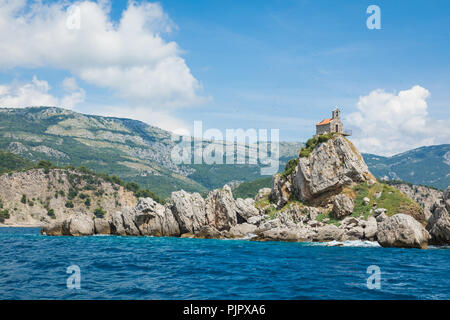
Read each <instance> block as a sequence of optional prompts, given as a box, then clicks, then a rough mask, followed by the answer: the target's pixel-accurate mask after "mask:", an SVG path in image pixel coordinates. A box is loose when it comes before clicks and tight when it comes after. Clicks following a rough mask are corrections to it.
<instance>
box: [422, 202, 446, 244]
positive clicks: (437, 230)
mask: <svg viewBox="0 0 450 320" xmlns="http://www.w3.org/2000/svg"><path fill="white" fill-rule="evenodd" d="M426 229H427V230H428V232H429V233H430V236H431V240H430V243H432V244H436V245H443V244H450V214H449V213H448V211H447V209H446V207H445V206H438V207H437V208H435V209H434V211H433V214H432V215H431V217H430V219H429V220H428V224H427V227H426Z"/></svg>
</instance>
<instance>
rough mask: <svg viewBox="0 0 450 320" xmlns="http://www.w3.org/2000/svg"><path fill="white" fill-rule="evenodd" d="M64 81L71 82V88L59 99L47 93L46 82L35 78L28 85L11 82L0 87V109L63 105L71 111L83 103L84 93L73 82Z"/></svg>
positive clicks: (48, 88) (47, 86) (67, 88)
mask: <svg viewBox="0 0 450 320" xmlns="http://www.w3.org/2000/svg"><path fill="white" fill-rule="evenodd" d="M66 81H67V82H72V87H66V91H67V95H66V96H63V97H62V98H61V99H58V98H57V97H55V96H53V95H51V94H50V93H49V90H50V89H51V87H50V85H49V84H48V82H47V81H44V80H39V79H38V78H37V77H36V76H34V77H33V80H32V81H31V82H29V83H25V84H20V83H18V82H13V83H11V84H8V85H0V107H9V108H24V107H29V106H62V105H63V106H65V107H66V108H69V109H72V108H73V107H75V105H77V104H78V103H81V102H83V101H84V97H85V93H84V90H83V89H80V88H78V86H77V85H76V82H73V81H74V80H70V79H66V80H65V81H64V82H66ZM64 82H63V86H64ZM66 86H67V83H66Z"/></svg>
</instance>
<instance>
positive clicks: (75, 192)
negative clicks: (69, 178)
mask: <svg viewBox="0 0 450 320" xmlns="http://www.w3.org/2000/svg"><path fill="white" fill-rule="evenodd" d="M77 195H78V190H77V189H75V188H70V189H69V195H68V198H69V200H73V199H75V197H76V196H77Z"/></svg>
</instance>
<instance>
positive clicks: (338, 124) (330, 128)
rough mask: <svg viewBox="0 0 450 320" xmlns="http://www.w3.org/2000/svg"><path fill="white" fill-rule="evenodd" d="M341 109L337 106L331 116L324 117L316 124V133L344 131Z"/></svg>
mask: <svg viewBox="0 0 450 320" xmlns="http://www.w3.org/2000/svg"><path fill="white" fill-rule="evenodd" d="M340 117H341V110H339V108H336V109H334V110H333V111H332V113H331V118H328V119H324V120H322V121H320V122H319V123H317V124H316V135H321V134H327V133H331V132H337V133H342V134H344V135H348V134H345V133H344V124H343V123H342V121H341V118H340Z"/></svg>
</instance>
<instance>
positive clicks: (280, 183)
mask: <svg viewBox="0 0 450 320" xmlns="http://www.w3.org/2000/svg"><path fill="white" fill-rule="evenodd" d="M291 194H292V183H291V181H290V179H289V178H288V177H284V176H283V175H281V174H276V175H274V176H273V178H272V192H271V194H270V197H271V199H272V201H273V202H274V203H275V205H276V206H277V207H278V208H281V207H282V206H284V205H285V204H286V203H287V202H288V201H289V198H290V197H291Z"/></svg>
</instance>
